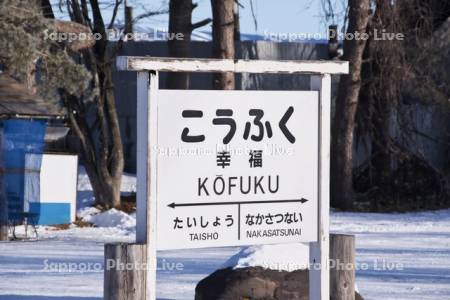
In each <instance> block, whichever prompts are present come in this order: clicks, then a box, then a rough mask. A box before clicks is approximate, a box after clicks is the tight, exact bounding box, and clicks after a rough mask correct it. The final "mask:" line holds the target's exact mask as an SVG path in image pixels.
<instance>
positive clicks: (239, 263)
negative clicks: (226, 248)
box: [222, 243, 309, 271]
mask: <svg viewBox="0 0 450 300" xmlns="http://www.w3.org/2000/svg"><path fill="white" fill-rule="evenodd" d="M308 263H309V247H308V245H307V244H300V243H297V244H278V245H260V246H250V247H245V248H243V249H242V250H241V251H239V252H238V253H237V254H235V255H233V256H232V257H231V258H230V259H228V260H227V261H226V262H225V263H224V265H223V266H222V267H223V268H229V267H231V268H233V269H238V268H246V267H263V268H265V269H272V270H279V271H294V270H299V269H306V268H307V267H308Z"/></svg>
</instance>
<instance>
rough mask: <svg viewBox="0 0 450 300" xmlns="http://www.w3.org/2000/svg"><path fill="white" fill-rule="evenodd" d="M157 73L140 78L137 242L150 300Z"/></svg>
mask: <svg viewBox="0 0 450 300" xmlns="http://www.w3.org/2000/svg"><path fill="white" fill-rule="evenodd" d="M157 92H158V73H157V72H148V71H146V72H138V74H137V97H138V99H137V103H138V105H137V131H138V132H137V137H138V138H137V141H138V144H137V159H138V162H139V163H138V164H137V195H136V197H137V209H136V211H137V215H136V218H137V220H136V241H137V242H138V243H143V244H147V275H146V283H145V285H146V286H147V296H146V298H145V299H147V300H155V299H156V263H157V262H156V180H157V178H156V170H157V169H156V161H157V149H152V146H153V145H157V124H158V123H157V117H158V115H157V106H156V95H157Z"/></svg>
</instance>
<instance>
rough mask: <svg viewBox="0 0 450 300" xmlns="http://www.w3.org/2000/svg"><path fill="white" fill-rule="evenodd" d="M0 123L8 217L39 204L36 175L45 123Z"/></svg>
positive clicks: (40, 156)
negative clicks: (31, 204)
mask: <svg viewBox="0 0 450 300" xmlns="http://www.w3.org/2000/svg"><path fill="white" fill-rule="evenodd" d="M0 124H1V126H2V127H3V142H2V149H1V151H2V154H3V162H4V172H3V182H4V186H5V194H6V197H7V199H8V211H9V214H10V216H11V215H12V214H13V213H14V212H17V213H20V212H28V211H29V203H30V202H39V172H40V168H41V162H42V153H43V151H44V146H45V142H44V137H45V131H46V127H47V121H40V120H38V121H36V120H33V121H31V120H3V121H0ZM30 154H31V155H30ZM26 157H27V159H26Z"/></svg>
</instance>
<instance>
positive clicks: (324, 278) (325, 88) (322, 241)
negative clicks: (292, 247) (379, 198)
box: [309, 74, 331, 300]
mask: <svg viewBox="0 0 450 300" xmlns="http://www.w3.org/2000/svg"><path fill="white" fill-rule="evenodd" d="M311 90H313V91H319V162H318V163H319V176H318V177H319V178H318V180H319V190H318V194H319V195H318V199H319V212H318V213H319V216H318V220H319V236H318V241H317V242H316V243H310V244H309V260H310V265H311V266H319V267H318V268H314V267H313V268H311V269H310V271H309V299H311V300H319V299H320V300H329V299H330V273H329V270H328V258H329V246H330V245H329V226H330V129H331V126H330V117H331V76H330V75H329V74H325V75H321V76H313V77H311Z"/></svg>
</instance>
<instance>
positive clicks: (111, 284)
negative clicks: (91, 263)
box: [103, 244, 147, 300]
mask: <svg viewBox="0 0 450 300" xmlns="http://www.w3.org/2000/svg"><path fill="white" fill-rule="evenodd" d="M146 260H147V246H146V245H144V244H105V273H104V277H105V278H104V288H103V295H104V297H103V299H105V300H142V299H146V298H145V297H146V284H145V282H146V274H147V272H146V270H145V265H146Z"/></svg>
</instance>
